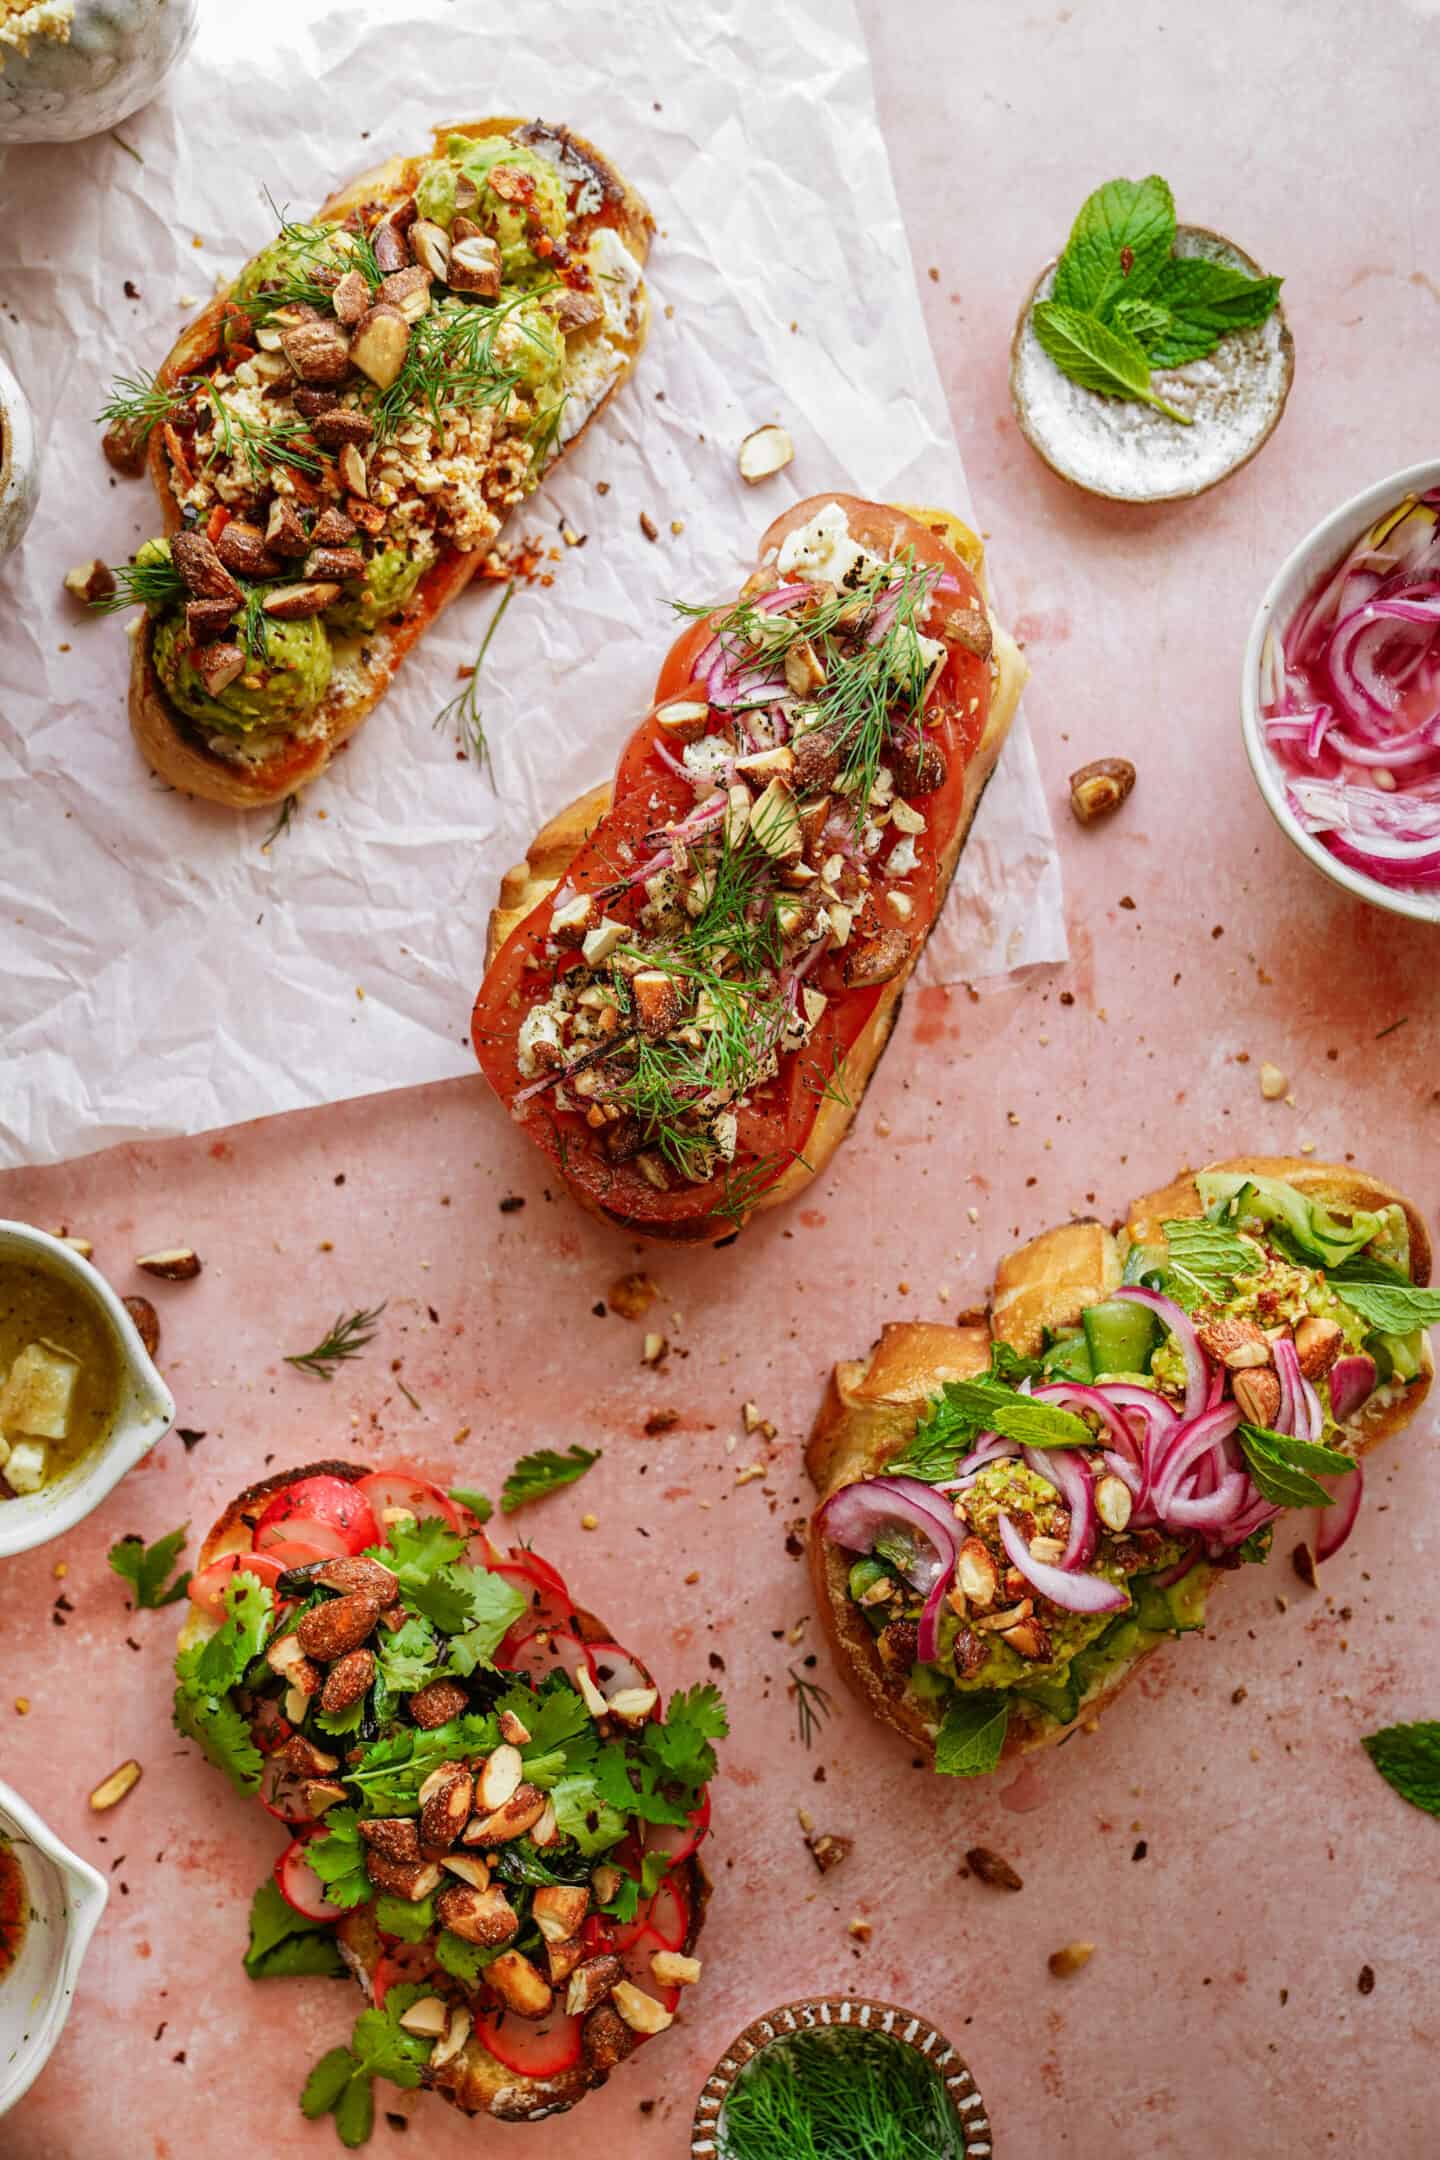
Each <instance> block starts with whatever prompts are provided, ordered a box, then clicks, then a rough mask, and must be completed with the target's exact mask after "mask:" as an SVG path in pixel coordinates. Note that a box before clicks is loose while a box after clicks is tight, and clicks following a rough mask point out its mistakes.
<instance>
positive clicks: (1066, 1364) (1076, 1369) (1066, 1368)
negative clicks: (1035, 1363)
mask: <svg viewBox="0 0 1440 2160" xmlns="http://www.w3.org/2000/svg"><path fill="white" fill-rule="evenodd" d="M1040 1362H1041V1363H1042V1364H1043V1366H1044V1367H1045V1370H1046V1372H1047V1374H1048V1375H1049V1377H1050V1378H1051V1379H1052V1380H1083V1381H1084V1383H1085V1385H1086V1386H1087V1387H1088V1386H1089V1385H1090V1384H1091V1382H1092V1381H1093V1380H1094V1378H1095V1367H1094V1366H1093V1365H1092V1364H1091V1362H1090V1345H1089V1343H1088V1342H1087V1341H1086V1340H1085V1330H1084V1329H1083V1328H1061V1329H1060V1331H1059V1333H1058V1334H1057V1335H1056V1337H1055V1340H1054V1342H1053V1343H1051V1345H1050V1347H1049V1349H1048V1350H1047V1351H1046V1352H1045V1354H1044V1356H1043V1358H1042V1359H1041V1361H1040Z"/></svg>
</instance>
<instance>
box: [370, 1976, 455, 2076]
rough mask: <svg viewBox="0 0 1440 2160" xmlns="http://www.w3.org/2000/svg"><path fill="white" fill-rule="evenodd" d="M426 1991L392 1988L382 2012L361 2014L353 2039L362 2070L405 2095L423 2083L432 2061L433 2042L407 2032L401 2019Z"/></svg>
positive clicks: (414, 1988) (406, 1987)
mask: <svg viewBox="0 0 1440 2160" xmlns="http://www.w3.org/2000/svg"><path fill="white" fill-rule="evenodd" d="M424 1993H425V1989H424V1988H423V1987H416V1986H409V1985H407V1986H405V1987H394V1988H391V1989H390V1990H389V1991H388V1993H387V1994H386V1997H385V2007H384V2009H383V2010H362V2011H361V2012H360V2015H359V2017H358V2018H356V2020H355V2030H354V2032H353V2033H352V2034H351V2035H350V2046H351V2048H352V2049H353V2051H354V2053H355V2054H356V2055H357V2056H358V2057H359V2059H360V2062H361V2064H362V2065H363V2067H364V2068H365V2069H366V2070H368V2071H369V2072H370V2073H371V2075H372V2076H374V2077H383V2078H388V2079H389V2080H390V2083H391V2084H392V2085H399V2086H400V2087H401V2088H402V2089H403V2090H404V2091H406V2092H413V2091H414V2089H415V2087H416V2086H417V2085H418V2084H419V2083H420V2073H421V2071H422V2070H423V2069H424V2067H425V2065H426V2063H427V2062H428V2061H429V2059H430V2050H431V2048H432V2047H433V2046H434V2044H435V2043H434V2041H433V2040H426V2039H423V2038H422V2037H421V2036H420V2035H419V2034H418V2033H408V2032H406V2030H405V2028H404V2026H403V2025H402V2024H401V2023H400V2019H401V2017H402V2015H403V2014H404V2012H405V2011H407V2010H408V2009H409V2008H410V2005H411V2004H412V2003H416V2002H419V2000H420V1997H421V1996H422V1995H423V1994H424Z"/></svg>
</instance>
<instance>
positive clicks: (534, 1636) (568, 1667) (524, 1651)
mask: <svg viewBox="0 0 1440 2160" xmlns="http://www.w3.org/2000/svg"><path fill="white" fill-rule="evenodd" d="M522 1628H523V1629H525V1630H526V1631H527V1632H525V1633H522V1632H521V1629H522ZM495 1665H496V1669H497V1671H499V1672H519V1673H528V1674H529V1676H530V1677H531V1679H532V1680H537V1681H538V1680H543V1679H544V1678H545V1676H546V1674H547V1673H553V1672H563V1673H564V1674H565V1675H566V1676H567V1678H569V1679H570V1680H571V1681H573V1680H574V1678H575V1675H576V1673H577V1672H578V1671H579V1670H580V1668H581V1666H582V1665H583V1666H584V1667H585V1669H586V1671H587V1672H588V1673H589V1675H590V1677H591V1679H592V1680H593V1679H594V1678H595V1661H594V1659H593V1658H592V1657H591V1655H590V1649H589V1645H588V1644H586V1643H583V1642H581V1640H580V1638H579V1636H578V1635H572V1634H571V1633H570V1632H569V1630H568V1629H566V1628H547V1627H533V1626H531V1624H530V1623H529V1622H528V1621H522V1622H521V1623H519V1625H518V1626H516V1627H513V1628H512V1629H511V1630H510V1633H509V1634H508V1635H507V1636H506V1637H505V1640H504V1642H502V1643H501V1645H500V1647H499V1649H498V1650H497V1651H496V1653H495Z"/></svg>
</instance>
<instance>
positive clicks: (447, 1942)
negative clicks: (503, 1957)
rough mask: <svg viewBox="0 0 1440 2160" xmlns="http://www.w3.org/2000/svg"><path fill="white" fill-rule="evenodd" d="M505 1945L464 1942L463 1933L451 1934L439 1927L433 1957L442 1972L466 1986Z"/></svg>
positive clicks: (474, 1979) (477, 1976) (471, 1982)
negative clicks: (487, 1945)
mask: <svg viewBox="0 0 1440 2160" xmlns="http://www.w3.org/2000/svg"><path fill="white" fill-rule="evenodd" d="M506 1947H507V1945H506V1944H504V1943H493V1944H491V1945H490V1946H489V1947H486V1946H485V1945H483V1944H481V1943H472V1942H466V1940H465V1938H464V1936H463V1935H452V1934H451V1932H450V1930H449V1928H441V1930H440V1933H439V1934H438V1935H437V1936H436V1938H435V1958H436V1962H437V1963H438V1964H439V1966H440V1969H441V1971H442V1972H447V1973H449V1974H450V1976H451V1977H452V1979H455V1980H460V1981H463V1982H464V1984H465V1986H466V1987H474V1985H475V1983H476V1982H477V1981H478V1979H479V1978H480V1975H481V1973H482V1972H484V1970H485V1967H486V1966H487V1965H489V1964H490V1963H492V1961H493V1960H494V1959H495V1958H497V1957H499V1955H500V1952H501V1951H502V1950H503V1949H505V1948H506Z"/></svg>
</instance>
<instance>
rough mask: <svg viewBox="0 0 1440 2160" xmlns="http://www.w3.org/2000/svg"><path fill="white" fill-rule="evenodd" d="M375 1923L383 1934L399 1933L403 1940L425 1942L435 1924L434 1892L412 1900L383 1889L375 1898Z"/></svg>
mask: <svg viewBox="0 0 1440 2160" xmlns="http://www.w3.org/2000/svg"><path fill="white" fill-rule="evenodd" d="M375 1925H376V1927H378V1928H379V1930H380V1932H381V1933H382V1934H383V1935H398V1936H399V1938H400V1940H401V1942H407V1943H418V1942H424V1940H425V1937H426V1936H427V1935H428V1934H429V1933H430V1930H431V1928H433V1927H434V1925H435V1894H434V1892H433V1891H432V1893H431V1894H430V1896H429V1897H423V1898H416V1899H415V1900H414V1901H413V1902H412V1901H411V1899H409V1898H402V1897H392V1896H391V1895H390V1893H389V1892H388V1891H382V1892H381V1894H380V1896H379V1897H378V1898H376V1900H375Z"/></svg>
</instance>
